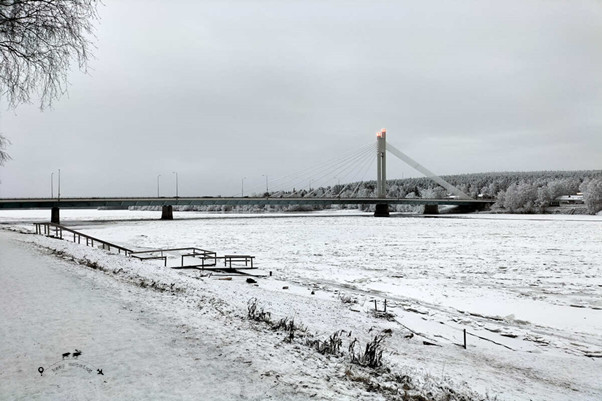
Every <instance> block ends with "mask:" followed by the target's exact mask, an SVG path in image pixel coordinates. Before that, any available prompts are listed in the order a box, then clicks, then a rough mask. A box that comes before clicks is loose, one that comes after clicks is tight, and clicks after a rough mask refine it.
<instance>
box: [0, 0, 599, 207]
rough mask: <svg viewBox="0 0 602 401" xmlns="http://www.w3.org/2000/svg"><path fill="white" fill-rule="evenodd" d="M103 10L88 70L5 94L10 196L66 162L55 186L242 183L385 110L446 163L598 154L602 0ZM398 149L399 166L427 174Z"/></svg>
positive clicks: (44, 184)
mask: <svg viewBox="0 0 602 401" xmlns="http://www.w3.org/2000/svg"><path fill="white" fill-rule="evenodd" d="M100 14H101V17H102V21H101V22H100V24H99V25H98V31H97V42H96V45H97V47H98V48H97V50H96V51H95V56H96V59H95V60H93V61H92V67H93V71H91V72H90V74H89V75H84V74H82V73H80V72H79V71H73V72H72V73H71V75H70V82H71V86H70V88H69V95H68V96H66V97H63V98H62V99H61V100H59V101H58V102H56V103H55V105H54V109H53V110H47V111H44V112H40V111H39V109H38V108H37V105H31V106H29V105H27V106H20V107H18V108H17V109H16V110H14V111H13V110H7V108H6V101H5V100H4V99H2V102H1V104H0V108H1V115H0V131H1V132H2V133H3V134H4V135H5V136H7V137H8V138H9V139H10V140H11V141H12V146H10V147H9V149H8V150H9V153H10V154H11V155H12V157H13V160H12V161H10V162H9V163H7V164H6V166H5V167H0V180H1V181H2V184H0V197H21V196H28V197H29V196H31V197H42V196H49V195H50V174H51V172H53V171H54V172H56V170H57V169H59V168H60V169H61V181H62V182H61V194H62V196H151V195H156V191H157V176H158V175H159V174H161V195H165V196H171V195H173V194H174V192H175V189H174V187H175V181H174V177H175V175H174V174H172V172H174V171H177V172H178V175H179V192H180V196H191V195H217V194H221V195H233V194H235V193H237V192H240V188H241V179H242V178H243V177H247V179H246V180H245V186H247V187H248V188H250V187H253V186H255V185H260V186H261V185H262V183H264V182H265V181H264V180H265V178H264V177H263V176H262V175H268V177H269V179H270V181H272V180H274V179H276V178H278V177H281V176H284V175H286V174H289V173H291V172H294V171H298V170H300V169H303V168H304V167H306V166H309V165H312V164H315V163H317V162H320V161H323V160H328V159H329V158H331V157H334V156H336V155H338V154H341V153H344V152H347V151H352V150H354V149H356V148H359V147H361V146H363V145H367V144H369V143H371V142H373V141H374V140H375V132H376V131H377V130H379V129H380V128H382V127H386V128H387V130H388V141H389V142H390V143H392V144H394V145H395V146H396V147H397V148H399V149H401V150H402V151H404V152H405V153H407V154H408V155H410V156H411V157H413V158H414V159H416V160H417V161H419V162H421V163H422V164H424V165H425V166H426V167H428V168H429V169H431V170H433V171H434V172H435V173H437V174H442V175H443V174H456V173H473V172H486V171H509V170H512V171H517V170H576V169H600V168H602V2H601V1H598V0H595V1H594V0H592V1H578V0H570V1H568V0H567V1H554V0H547V1H526V0H505V1H497V2H491V1H482V0H475V1H447V0H441V1H436V0H430V1H429V0H427V1H418V0H415V1H374V0H370V1H368V0H366V1H341V2H336V1H284V0H280V1H250V0H244V1H242V0H241V1H230V2H229V1H224V0H219V1H218V0H216V1H198V0H191V1H184V0H173V1H164V0H162V1H153V0H143V1H142V0H140V1H134V0H104V5H103V6H101V7H100ZM392 159H393V157H392V156H390V157H389V160H390V162H389V169H388V177H389V178H401V177H402V175H404V176H405V177H408V176H418V175H419V174H418V173H415V172H413V171H412V170H411V169H410V168H409V167H406V166H404V165H403V164H402V163H401V162H394V161H393V160H392ZM373 170H376V168H375V167H374V169H373ZM370 174H371V175H370V176H366V178H373V177H375V175H376V172H375V171H370ZM54 178H55V184H56V178H57V174H56V173H55V177H54ZM55 194H56V189H55Z"/></svg>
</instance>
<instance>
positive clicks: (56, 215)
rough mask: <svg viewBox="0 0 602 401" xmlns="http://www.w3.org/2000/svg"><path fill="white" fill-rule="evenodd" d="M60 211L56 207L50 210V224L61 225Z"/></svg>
mask: <svg viewBox="0 0 602 401" xmlns="http://www.w3.org/2000/svg"><path fill="white" fill-rule="evenodd" d="M59 210H60V209H59V208H58V207H56V206H54V207H53V208H52V209H50V222H51V223H54V224H61V216H60V211H59Z"/></svg>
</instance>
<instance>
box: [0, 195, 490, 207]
mask: <svg viewBox="0 0 602 401" xmlns="http://www.w3.org/2000/svg"><path fill="white" fill-rule="evenodd" d="M494 202H495V200H491V199H489V200H475V199H421V198H413V199H407V198H401V199H396V198H318V197H315V198H313V197H306V198H302V197H247V196H245V197H210V196H201V197H174V198H167V197H160V198H154V197H153V198H61V199H60V201H59V200H57V199H49V198H23V199H0V209H49V208H52V207H59V208H67V209H74V208H82V209H85V208H97V207H129V206H168V205H171V206H214V205H218V206H221V205H226V206H239V205H257V206H265V205H284V206H288V205H374V204H385V203H386V204H389V205H458V206H460V205H488V204H492V203H494Z"/></svg>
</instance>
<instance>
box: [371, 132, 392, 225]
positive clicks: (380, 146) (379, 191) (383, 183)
mask: <svg viewBox="0 0 602 401" xmlns="http://www.w3.org/2000/svg"><path fill="white" fill-rule="evenodd" d="M376 196H377V197H378V198H379V199H384V198H386V197H387V130H386V129H384V128H383V129H382V130H380V131H379V132H377V133H376ZM374 217H389V204H388V203H379V204H377V205H376V210H375V211H374Z"/></svg>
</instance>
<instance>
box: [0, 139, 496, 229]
mask: <svg viewBox="0 0 602 401" xmlns="http://www.w3.org/2000/svg"><path fill="white" fill-rule="evenodd" d="M376 137H377V142H376V163H377V180H376V184H377V185H376V196H375V197H357V196H351V197H342V196H329V197H326V196H319V197H318V196H307V195H306V196H298V195H297V196H295V195H296V194H294V193H293V194H280V195H278V194H276V196H274V194H270V193H267V194H266V195H267V196H264V197H248V196H240V197H221V196H220V197H211V196H200V197H179V196H175V197H159V196H157V197H131V198H126V197H107V198H105V197H87V198H60V197H57V198H22V199H0V210H1V209H51V222H52V223H56V224H59V223H60V216H59V210H60V209H61V208H82V209H85V208H99V207H120V208H121V207H130V206H156V207H159V206H160V207H161V208H162V216H161V219H163V220H172V219H173V206H216V205H220V206H221V205H225V206H242V205H256V206H290V205H309V206H316V205H320V206H328V205H376V211H375V213H374V215H375V216H377V217H387V216H389V205H425V213H427V214H435V213H438V206H440V205H450V206H460V207H462V208H464V209H465V210H477V209H483V208H485V207H487V206H489V205H491V204H492V203H494V202H495V200H477V199H472V198H471V197H470V196H468V195H466V194H465V193H463V192H462V191H460V190H459V189H457V188H456V187H454V186H453V185H451V184H449V183H448V182H446V181H445V180H443V179H442V178H440V177H439V176H437V175H435V174H434V173H433V172H431V171H430V170H428V169H427V168H426V167H424V166H422V165H421V164H420V163H418V162H416V161H415V160H413V159H412V158H410V157H409V156H408V155H406V154H404V153H403V152H401V151H400V150H398V149H397V148H395V147H394V146H392V145H391V144H387V142H386V130H385V129H383V130H381V131H379V132H378V133H377V134H376ZM387 152H389V153H391V154H393V155H394V156H396V157H398V158H399V159H401V160H402V161H404V162H405V163H407V164H408V165H410V166H411V167H413V168H414V169H416V170H417V171H419V172H421V173H422V174H424V175H425V176H426V177H428V178H430V179H432V180H433V181H434V182H436V183H437V184H438V185H441V186H442V187H443V188H445V189H446V190H447V191H449V192H450V193H452V194H453V196H452V197H450V198H446V199H425V198H392V197H387V169H386V160H387V159H386V156H387ZM266 182H267V178H266ZM341 192H342V191H341ZM243 194H244V192H243ZM309 195H311V193H310V194H309Z"/></svg>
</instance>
